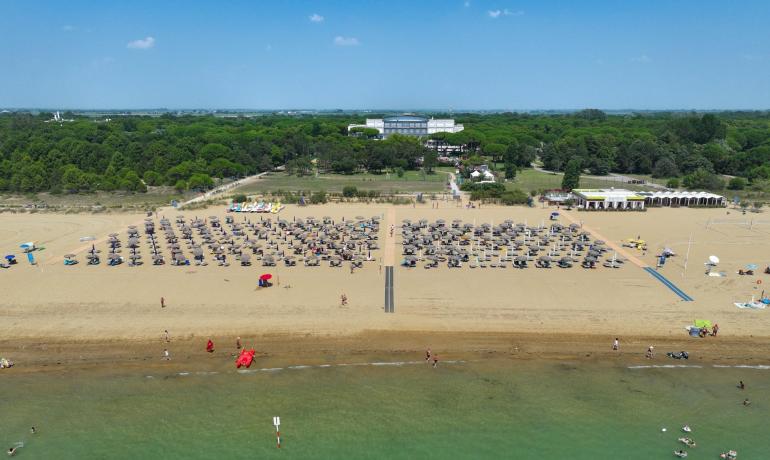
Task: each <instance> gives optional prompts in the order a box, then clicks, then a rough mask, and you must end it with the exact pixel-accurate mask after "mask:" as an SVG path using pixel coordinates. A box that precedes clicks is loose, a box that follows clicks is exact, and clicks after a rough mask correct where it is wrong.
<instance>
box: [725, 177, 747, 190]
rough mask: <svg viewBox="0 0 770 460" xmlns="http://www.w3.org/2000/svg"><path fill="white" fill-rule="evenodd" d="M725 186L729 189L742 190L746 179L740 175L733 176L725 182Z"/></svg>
mask: <svg viewBox="0 0 770 460" xmlns="http://www.w3.org/2000/svg"><path fill="white" fill-rule="evenodd" d="M727 188H728V189H730V190H743V189H744V188H746V179H744V178H742V177H733V178H731V179H730V181H729V182H728V183H727Z"/></svg>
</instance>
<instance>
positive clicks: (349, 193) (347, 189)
mask: <svg viewBox="0 0 770 460" xmlns="http://www.w3.org/2000/svg"><path fill="white" fill-rule="evenodd" d="M356 195H358V188H356V187H355V186H354V185H346V186H344V187H342V196H344V197H346V198H353V197H355V196H356Z"/></svg>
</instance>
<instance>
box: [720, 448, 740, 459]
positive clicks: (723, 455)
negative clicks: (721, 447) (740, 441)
mask: <svg viewBox="0 0 770 460" xmlns="http://www.w3.org/2000/svg"><path fill="white" fill-rule="evenodd" d="M719 458H726V459H729V460H734V459H736V458H738V452H736V451H734V450H730V451H727V452H722V453H721V454H719Z"/></svg>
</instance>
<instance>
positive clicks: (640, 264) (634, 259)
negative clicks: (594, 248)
mask: <svg viewBox="0 0 770 460" xmlns="http://www.w3.org/2000/svg"><path fill="white" fill-rule="evenodd" d="M560 213H561V215H562V216H564V218H565V219H567V220H568V221H570V222H572V223H575V224H580V225H581V228H582V229H583V230H585V231H586V232H588V233H590V234H591V235H593V236H594V238H595V239H598V240H603V241H604V244H605V245H607V246H609V247H611V248H612V250H613V251H615V252H617V253H618V254H620V255H621V256H623V257H625V258H626V259H628V260H630V261H631V262H633V263H634V265H636V266H637V267H639V268H647V267H649V265H647V264H646V263H645V262H643V261H642V260H639V259H638V258H637V257H636V256H634V255H632V254H630V253H628V251H626V250H625V249H624V248H622V247H621V246H618V245H617V244H616V243H615V242H613V241H612V240H611V239H610V238H607V237H606V236H604V235H602V234H601V233H599V232H597V231H596V230H594V229H593V228H591V227H589V226H588V225H585V223H583V221H581V220H578V219H576V218H575V217H574V216H573V215H572V214H570V213H568V212H567V211H560Z"/></svg>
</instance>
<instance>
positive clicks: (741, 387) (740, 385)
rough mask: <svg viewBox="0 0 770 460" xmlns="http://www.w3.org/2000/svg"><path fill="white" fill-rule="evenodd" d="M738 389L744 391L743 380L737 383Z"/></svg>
mask: <svg viewBox="0 0 770 460" xmlns="http://www.w3.org/2000/svg"><path fill="white" fill-rule="evenodd" d="M738 388H740V389H741V390H745V389H746V385H744V384H743V380H741V381H740V382H738Z"/></svg>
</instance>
